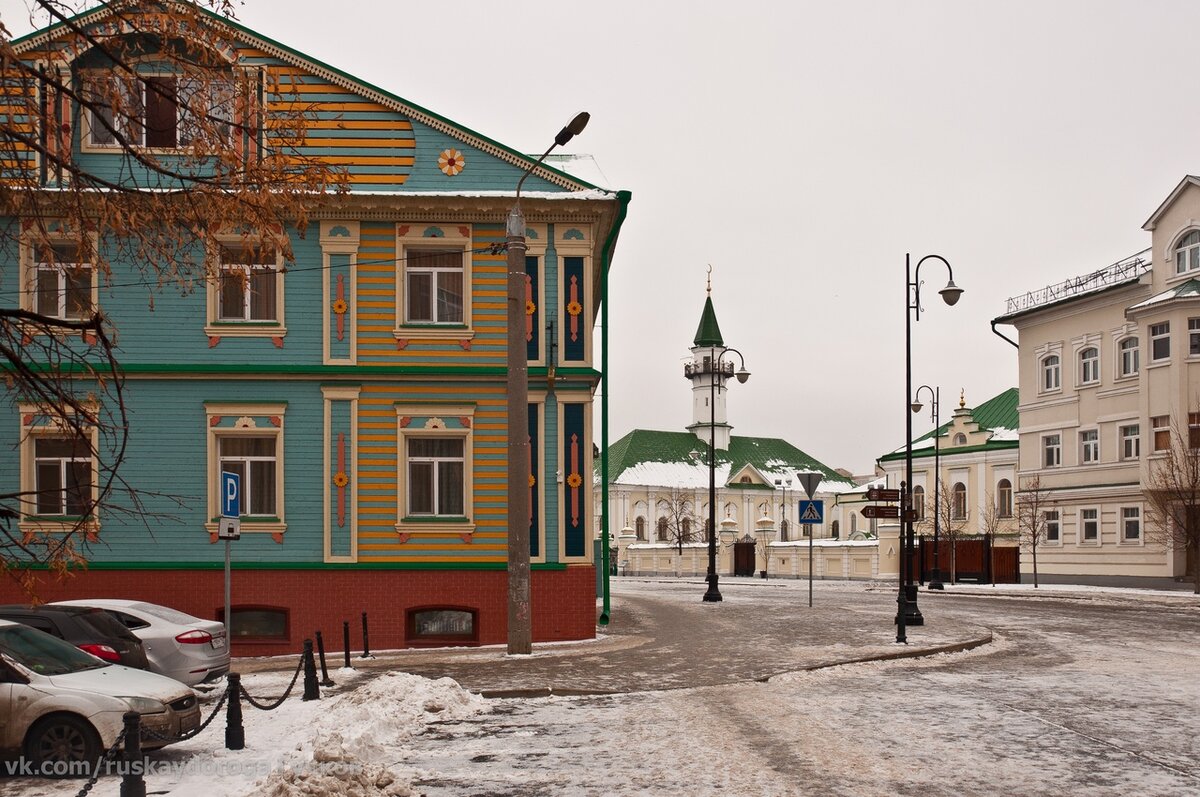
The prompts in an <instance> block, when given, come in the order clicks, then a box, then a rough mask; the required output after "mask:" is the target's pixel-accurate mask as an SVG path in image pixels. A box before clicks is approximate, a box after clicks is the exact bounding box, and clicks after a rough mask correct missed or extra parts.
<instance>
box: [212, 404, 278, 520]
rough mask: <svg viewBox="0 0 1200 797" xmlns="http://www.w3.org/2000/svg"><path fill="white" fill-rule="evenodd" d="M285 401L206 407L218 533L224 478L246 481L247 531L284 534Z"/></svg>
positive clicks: (243, 503)
mask: <svg viewBox="0 0 1200 797" xmlns="http://www.w3.org/2000/svg"><path fill="white" fill-rule="evenodd" d="M286 410H287V404H286V403H284V402H205V404H204V412H205V414H206V416H207V421H208V423H207V429H208V480H207V481H208V517H209V521H208V523H206V524H205V529H206V530H207V531H208V532H209V533H210V534H215V533H216V531H217V520H218V518H219V517H220V515H221V508H222V507H221V473H222V472H226V473H236V474H237V475H238V477H239V479H240V482H241V493H240V499H241V502H240V503H241V506H240V509H239V513H240V515H241V519H242V520H241V531H242V533H243V534H249V533H269V534H282V533H283V532H284V531H286V530H287V524H286V522H285V518H284V506H285V504H284V473H285V468H284V466H283V463H284V458H283V442H284V440H283V429H284V413H285V412H286Z"/></svg>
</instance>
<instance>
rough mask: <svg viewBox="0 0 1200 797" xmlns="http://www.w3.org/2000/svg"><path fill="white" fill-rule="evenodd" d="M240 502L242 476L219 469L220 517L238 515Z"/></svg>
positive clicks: (239, 513)
mask: <svg viewBox="0 0 1200 797" xmlns="http://www.w3.org/2000/svg"><path fill="white" fill-rule="evenodd" d="M241 503H242V476H241V474H239V473H230V472H229V471H221V517H239V516H240V515H241V514H242V513H241Z"/></svg>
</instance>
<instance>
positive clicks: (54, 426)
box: [17, 403, 100, 540]
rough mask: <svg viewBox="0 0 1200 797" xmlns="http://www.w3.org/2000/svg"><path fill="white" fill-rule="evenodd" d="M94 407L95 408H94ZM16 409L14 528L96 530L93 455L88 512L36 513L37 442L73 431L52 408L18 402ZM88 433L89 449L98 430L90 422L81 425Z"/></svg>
mask: <svg viewBox="0 0 1200 797" xmlns="http://www.w3.org/2000/svg"><path fill="white" fill-rule="evenodd" d="M96 409H97V410H98V408H96ZM17 410H18V412H19V413H20V418H21V432H20V434H21V442H20V452H19V457H20V471H21V472H20V491H21V498H20V519H19V520H18V521H17V528H18V530H19V531H21V532H22V533H31V532H43V533H63V532H69V531H72V530H74V529H76V528H79V527H81V524H82V528H83V529H84V531H85V533H86V535H87V536H88V539H89V540H91V539H93V538H94V535H95V534H96V533H97V532H98V531H99V529H100V517H99V510H98V508H97V507H96V502H97V501H98V500H99V497H100V493H99V490H100V488H99V477H98V473H99V462H98V461H97V459H96V457H95V456H94V455H93V456H92V458H91V470H92V472H91V482H92V483H91V495H90V501H89V503H90V504H91V505H92V514H91V515H89V516H87V517H86V518H82V517H76V516H72V515H40V514H38V507H37V490H38V483H37V456H36V450H37V445H36V443H37V441H38V440H44V439H47V438H66V439H69V438H71V437H74V436H75V430H74V429H73V428H71V427H70V425H69V424H65V423H63V422H62V421H61V420H60V419H59V418H57V417H56V416H55V414H54V413H53V412H52V411H46V410H45V409H44V408H41V407H38V406H37V405H36V404H32V403H20V404H18V405H17ZM83 432H84V434H86V435H88V441H87V442H88V443H89V444H90V446H91V449H92V451H93V452H95V451H96V450H97V446H98V445H99V432H98V430H97V428H96V427H95V426H94V425H91V424H88V425H85V426H84V427H83Z"/></svg>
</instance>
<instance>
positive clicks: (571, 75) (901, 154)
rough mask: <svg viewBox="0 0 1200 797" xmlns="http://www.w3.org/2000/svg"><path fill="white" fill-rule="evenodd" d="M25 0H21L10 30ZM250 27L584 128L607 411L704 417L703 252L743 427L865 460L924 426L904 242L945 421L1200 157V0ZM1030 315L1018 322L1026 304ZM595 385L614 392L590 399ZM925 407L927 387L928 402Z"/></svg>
mask: <svg viewBox="0 0 1200 797" xmlns="http://www.w3.org/2000/svg"><path fill="white" fill-rule="evenodd" d="M24 8H25V3H24V0H0V19H3V21H4V23H5V24H6V25H8V26H9V28H10V29H11V30H12V31H13V33H14V34H16V35H21V34H24V33H26V32H28V31H29V30H30V29H31V26H30V24H29V22H28V19H27V17H28V15H27V13H25V12H24ZM239 15H240V19H241V21H242V22H243V23H244V24H245V25H247V26H248V27H250V28H253V29H254V30H257V31H259V32H261V33H263V34H264V35H266V36H269V37H271V38H274V39H278V40H280V41H283V42H286V43H287V44H289V45H291V46H293V47H295V48H297V49H299V50H300V51H302V52H305V53H308V54H310V55H312V56H313V57H315V58H319V59H320V60H323V61H326V62H328V63H331V64H334V65H336V66H338V67H340V68H342V69H344V70H346V71H347V72H350V73H351V74H354V75H356V76H358V77H361V78H362V79H364V80H367V81H369V82H371V83H375V84H377V85H380V86H382V87H385V88H387V89H389V90H391V91H393V92H395V93H396V94H399V95H400V96H402V97H405V98H406V99H408V100H410V101H412V102H415V103H417V104H418V105H422V106H424V107H427V108H430V109H432V110H435V111H437V112H438V113H441V114H443V115H444V116H447V117H449V118H450V119H453V120H455V121H456V122H459V123H461V124H463V125H465V126H467V127H469V128H472V129H474V130H477V131H479V132H481V133H484V134H485V135H488V136H490V137H492V138H495V139H497V140H499V141H502V142H504V143H506V144H508V145H509V146H512V147H514V148H517V149H522V150H525V151H529V152H533V151H537V152H540V151H541V150H542V149H544V148H545V145H547V144H548V143H549V141H550V139H551V138H552V137H553V136H554V134H555V133H556V132H557V131H558V129H559V128H560V127H561V126H562V125H563V124H564V123H565V122H566V121H567V120H568V119H569V118H570V117H571V116H572V115H573V114H574V113H575V112H576V111H578V110H588V111H590V112H591V114H592V121H591V124H590V125H589V127H588V128H587V130H586V131H585V132H584V133H583V135H581V136H580V137H579V138H578V139H576V141H575V142H572V144H571V147H570V148H571V150H572V151H575V152H586V153H590V154H592V155H594V156H595V158H596V159H597V162H598V163H599V166H600V168H601V169H602V170H603V171H604V173H605V174H606V176H607V177H608V178H609V187H613V188H623V189H628V190H630V191H632V192H633V202H632V204H631V205H630V209H629V218H628V221H627V222H626V224H625V227H624V231H623V233H622V235H621V239H620V241H619V243H618V245H617V250H616V257H615V260H614V269H613V272H612V278H611V288H610V296H611V301H612V305H611V310H610V313H611V315H610V321H611V330H610V340H611V345H612V352H611V362H610V366H611V374H610V375H611V392H610V402H611V438H612V440H616V439H617V438H619V437H620V436H621V435H623V434H625V433H626V432H627V431H629V430H630V429H632V428H648V429H668V430H681V429H683V427H684V426H686V425H687V424H688V423H689V422H690V420H691V415H690V413H691V405H690V391H689V386H688V383H687V382H686V381H685V380H684V378H683V376H682V361H683V358H685V357H686V356H687V355H688V352H687V349H688V346H689V345H690V343H691V340H692V337H693V335H694V334H695V331H696V326H697V323H698V321H699V317H700V310H701V307H702V305H703V302H704V282H705V271H706V264H708V263H711V264H712V265H713V267H714V272H713V298H714V303H715V306H716V311H717V317H718V319H719V321H720V324H721V330H722V332H723V333H724V337H725V341H726V343H727V344H728V345H730V346H734V347H736V348H738V349H739V350H741V352H742V353H743V354H744V355H745V358H746V365H747V367H748V368H749V369H750V370H751V372H752V374H753V376H752V377H751V379H750V381H749V382H747V383H746V384H745V385H734V386H733V388H732V389H731V394H730V399H729V407H730V410H729V420H730V422H731V423H732V424H733V425H734V427H735V431H734V433H735V434H742V435H755V436H772V437H776V436H777V437H783V438H786V439H788V440H789V441H791V442H793V443H795V444H796V445H798V446H799V447H801V448H802V449H804V450H805V451H807V452H808V453H810V454H811V455H813V456H815V457H817V458H818V459H820V460H822V461H824V462H826V463H827V464H829V465H832V466H834V467H845V468H849V469H851V470H853V471H855V472H856V473H862V472H867V471H869V470H870V469H871V467H872V466H873V462H874V459H875V457H877V456H879V455H881V454H883V453H885V452H887V451H890V450H892V449H894V448H896V447H898V446H900V445H902V444H903V438H904V413H905V407H906V402H904V398H905V397H904V386H903V378H904V326H903V325H904V312H905V309H904V308H905V305H904V300H905V293H904V290H905V289H904V256H905V253H906V252H911V253H913V255H914V261H915V259H916V258H919V257H920V256H922V255H925V254H931V253H936V254H940V255H943V256H944V257H946V258H947V259H948V260H949V261H950V262H951V264H952V265H953V267H954V276H955V280H956V282H957V283H958V284H959V285H960V286H961V287H963V288H964V289H965V290H966V293H965V294H964V296H963V298H962V301H961V302H959V304H958V305H957V306H956V307H954V308H947V307H945V306H944V305H943V304H942V303H941V301H940V299H939V298H938V296H937V294H936V291H937V290H938V289H939V288H940V287H942V285H943V284H944V283H945V280H946V274H945V272H944V270H939V269H940V267H939V266H938V265H937V264H936V263H929V264H927V265H926V266H925V267H924V268H923V269H922V277H923V278H924V279H925V281H926V283H927V284H926V286H925V289H924V291H923V294H922V299H923V304H924V306H925V312H923V313H922V316H921V320H920V322H919V323H916V324H915V325H914V331H913V379H914V384H915V385H919V384H921V383H929V384H931V385H940V386H941V388H942V405H943V407H942V419H943V420H945V419H946V418H948V417H949V415H950V412H951V410H952V409H953V407H955V406H957V397H958V391H959V389H960V388H965V389H966V396H967V402H968V404H969V405H974V404H978V403H981V402H982V401H984V400H986V399H987V398H990V397H991V396H993V395H995V394H996V393H998V392H1000V391H1001V390H1004V389H1005V388H1008V387H1012V386H1015V385H1016V350H1015V349H1013V348H1012V347H1011V346H1009V345H1008V344H1007V343H1005V342H1004V341H1002V340H1000V339H999V338H997V337H995V336H994V335H992V333H991V330H990V328H989V324H988V322H989V321H990V320H991V319H992V318H994V317H996V316H997V315H1000V314H1001V313H1002V312H1003V311H1004V300H1005V298H1006V297H1008V296H1012V295H1016V294H1019V293H1023V292H1025V291H1028V290H1033V289H1037V288H1041V287H1044V286H1045V285H1047V284H1049V283H1052V282H1059V281H1061V280H1063V279H1066V278H1067V277H1070V276H1075V275H1078V274H1083V273H1085V272H1088V271H1092V270H1095V269H1097V268H1099V267H1102V266H1105V265H1108V264H1109V263H1112V262H1114V261H1117V260H1119V259H1122V258H1124V257H1126V256H1128V255H1130V254H1132V253H1134V252H1136V251H1138V250H1140V249H1143V248H1145V247H1146V246H1148V245H1149V240H1150V239H1149V234H1148V233H1145V232H1143V231H1142V230H1141V225H1142V223H1143V222H1144V221H1145V220H1146V218H1147V217H1148V216H1149V215H1150V214H1151V212H1152V211H1153V210H1154V209H1155V208H1156V207H1157V206H1158V204H1159V202H1161V201H1162V200H1163V199H1164V198H1165V197H1166V196H1167V194H1168V193H1169V192H1170V190H1171V189H1172V188H1173V187H1174V186H1175V184H1176V183H1177V182H1178V181H1179V180H1180V179H1181V178H1182V177H1183V175H1185V174H1186V173H1188V172H1189V171H1196V170H1197V169H1198V168H1200V167H1198V166H1197V160H1198V158H1200V151H1198V147H1200V135H1198V132H1197V131H1200V103H1198V102H1197V101H1196V97H1195V87H1196V66H1195V52H1194V51H1195V47H1194V45H1193V44H1192V43H1191V41H1190V39H1191V35H1192V31H1195V30H1196V29H1197V28H1200V3H1195V2H1189V1H1188V0H1172V1H1171V2H1166V1H1162V2H1149V1H1148V0H1142V1H1141V2H1127V1H1120V2H1118V1H1117V0H1106V1H1103V2H1102V1H1101V0H1088V1H1086V2H1084V1H1083V0H1078V1H1076V2H1050V0H1041V1H1040V2H1023V1H1022V2H1014V1H1013V0H1009V1H1008V2H1004V3H996V2H983V1H982V0H944V1H941V2H934V1H932V0H913V1H910V2H883V1H882V0H880V1H877V2H830V1H829V0H821V1H820V2H808V1H807V0H804V1H802V2H788V3H783V2H762V1H761V0H741V1H740V2H737V3H729V2H708V1H704V2H648V1H647V0H640V2H628V1H627V0H606V1H605V2H603V3H588V4H582V3H570V2H566V3H564V2H561V0H559V2H543V1H542V0H536V1H535V0H511V1H510V2H507V3H496V2H475V1H474V0H467V1H466V2H460V3H455V4H447V3H433V2H417V1H416V0H406V2H362V1H361V0H358V1H356V0H342V1H341V2H337V3H331V2H328V0H324V1H323V2H317V1H316V0H246V3H245V5H244V6H242V8H241V10H240V12H239ZM1006 330H1007V331H1008V333H1009V334H1010V335H1011V334H1012V329H1011V327H1010V328H1006ZM598 415H599V409H598V407H597V417H598ZM914 423H915V429H916V430H917V431H918V432H923V431H925V430H926V429H927V428H928V426H929V424H930V422H929V416H928V413H927V412H923V413H922V414H921V415H920V416H919V417H917V418H915V419H914Z"/></svg>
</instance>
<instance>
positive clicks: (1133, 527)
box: [1121, 506, 1142, 542]
mask: <svg viewBox="0 0 1200 797" xmlns="http://www.w3.org/2000/svg"><path fill="white" fill-rule="evenodd" d="M1141 539H1142V508H1141V507H1138V506H1123V507H1121V542H1139V541H1141Z"/></svg>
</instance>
